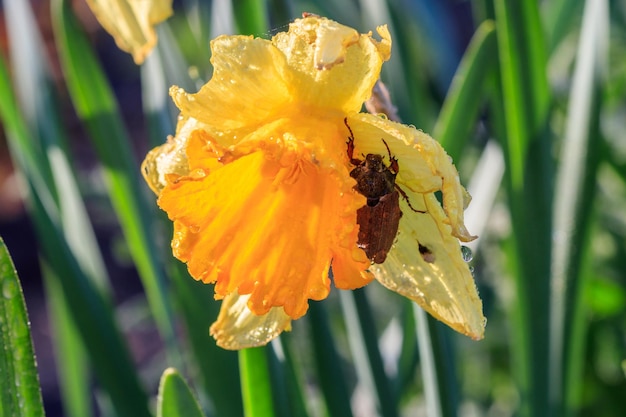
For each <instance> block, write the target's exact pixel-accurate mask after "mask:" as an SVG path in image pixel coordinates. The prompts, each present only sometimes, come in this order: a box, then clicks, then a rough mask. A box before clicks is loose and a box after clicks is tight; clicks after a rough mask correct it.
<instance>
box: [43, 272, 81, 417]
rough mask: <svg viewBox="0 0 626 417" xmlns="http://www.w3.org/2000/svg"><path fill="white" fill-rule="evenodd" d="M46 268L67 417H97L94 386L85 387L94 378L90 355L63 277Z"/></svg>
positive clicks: (53, 329) (60, 380) (49, 303)
mask: <svg viewBox="0 0 626 417" xmlns="http://www.w3.org/2000/svg"><path fill="white" fill-rule="evenodd" d="M43 266H44V268H43V276H44V279H43V282H44V288H45V294H46V301H47V303H48V308H47V310H48V316H49V317H50V327H51V330H52V332H53V335H54V336H53V337H52V343H53V346H54V350H55V355H54V356H55V360H56V363H58V364H62V366H58V367H57V373H58V375H59V382H60V387H59V388H60V392H61V398H62V399H63V411H64V413H65V416H67V417H88V416H91V415H93V410H92V404H91V401H92V392H91V387H90V386H89V384H85V381H88V380H89V378H90V377H91V372H90V370H89V361H88V356H87V353H86V352H85V348H84V344H83V342H82V340H81V339H80V334H79V333H78V330H77V329H76V325H75V324H74V321H73V319H72V315H71V312H70V311H69V308H68V305H67V301H66V300H65V296H64V295H63V288H62V287H61V283H60V281H59V277H57V276H55V275H54V271H53V270H52V269H51V268H48V267H47V265H46V264H44V265H43Z"/></svg>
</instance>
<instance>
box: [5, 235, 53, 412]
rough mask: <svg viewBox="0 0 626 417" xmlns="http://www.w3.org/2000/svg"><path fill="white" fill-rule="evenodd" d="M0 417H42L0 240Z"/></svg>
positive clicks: (21, 310) (26, 332) (24, 326)
mask: <svg viewBox="0 0 626 417" xmlns="http://www.w3.org/2000/svg"><path fill="white" fill-rule="evenodd" d="M0 340H1V341H2V349H0V416H1V417H5V416H6V417H37V416H43V415H44V410H43V402H42V400H41V390H40V388H39V379H38V377H37V365H36V363H35V354H34V351H33V343H32V340H31V335H30V327H29V321H28V314H27V312H26V304H25V303H24V294H23V293H22V287H21V286H20V282H19V279H18V277H17V273H16V272H15V267H14V266H13V262H12V261H11V257H10V256H9V252H8V251H7V248H6V246H5V244H4V241H3V240H2V238H0Z"/></svg>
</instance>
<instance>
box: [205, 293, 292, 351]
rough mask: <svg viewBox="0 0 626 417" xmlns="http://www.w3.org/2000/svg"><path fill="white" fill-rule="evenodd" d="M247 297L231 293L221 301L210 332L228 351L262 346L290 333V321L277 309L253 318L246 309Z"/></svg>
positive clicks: (254, 315)
mask: <svg viewBox="0 0 626 417" xmlns="http://www.w3.org/2000/svg"><path fill="white" fill-rule="evenodd" d="M249 298H250V296H249V295H239V294H237V293H232V294H230V295H228V296H227V297H226V298H224V301H222V306H221V308H220V313H219V315H218V317H217V320H216V321H215V323H213V324H212V325H211V329H210V333H211V336H213V337H214V338H215V340H216V342H217V345H218V346H220V347H222V348H224V349H230V350H238V349H245V348H251V347H256V346H263V345H265V344H267V343H268V342H269V341H271V340H272V339H274V338H275V337H277V336H278V335H279V334H280V333H282V332H283V331H284V330H287V331H289V330H291V318H290V317H289V316H288V315H287V314H285V312H284V310H283V309H282V308H281V307H274V308H272V309H270V311H269V312H268V313H267V314H264V315H260V316H258V315H256V314H254V313H253V312H252V311H250V309H249V308H248V300H249Z"/></svg>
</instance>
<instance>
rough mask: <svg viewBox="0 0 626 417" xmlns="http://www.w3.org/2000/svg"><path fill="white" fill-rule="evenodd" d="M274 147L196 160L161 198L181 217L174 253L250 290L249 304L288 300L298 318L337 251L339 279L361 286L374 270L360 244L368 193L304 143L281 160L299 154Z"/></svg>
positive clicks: (221, 290) (198, 273)
mask: <svg viewBox="0 0 626 417" xmlns="http://www.w3.org/2000/svg"><path fill="white" fill-rule="evenodd" d="M283 147H284V145H277V146H276V148H277V149H280V148H283ZM209 148H210V147H208V148H207V150H206V154H207V155H209V154H211V152H212V151H211V150H210V149H209ZM273 152H274V151H273V150H257V151H256V152H253V153H251V154H248V155H244V156H241V157H238V159H236V160H234V161H232V162H229V163H227V164H226V165H224V166H223V167H221V168H219V169H216V170H213V171H210V170H207V169H196V170H193V171H191V172H190V174H189V175H188V176H185V177H180V178H179V179H177V180H176V181H175V182H174V183H172V184H170V185H168V186H166V187H165V188H164V189H163V191H162V192H161V195H160V197H159V205H160V206H161V208H162V209H164V210H165V211H166V212H167V213H168V215H169V217H170V219H172V220H173V221H174V222H175V226H176V234H175V236H174V240H173V242H172V246H173V248H174V254H175V255H176V256H177V257H178V258H179V259H181V260H183V261H186V262H187V265H188V269H189V272H190V273H191V275H192V276H193V277H195V278H196V279H199V280H202V281H204V282H216V286H215V291H216V296H218V297H225V296H227V295H228V294H230V293H232V292H234V291H238V293H239V294H251V296H250V299H249V300H248V308H250V310H252V311H253V312H254V313H255V314H258V315H262V314H266V313H267V312H268V311H269V310H270V309H271V308H272V307H281V306H282V307H283V308H284V309H285V312H286V313H287V314H288V315H289V316H291V317H292V318H294V319H296V318H299V317H301V316H302V315H303V314H304V313H305V312H306V310H307V308H308V299H313V300H320V299H323V298H325V297H326V296H327V295H328V292H329V284H330V282H329V279H328V270H329V267H330V264H331V260H332V262H337V263H338V265H340V266H341V271H340V273H339V274H337V273H335V282H336V283H337V284H336V285H338V286H339V285H341V286H342V287H346V288H357V287H360V286H363V285H365V284H367V283H368V282H369V281H370V280H371V279H372V277H371V276H370V275H369V274H367V273H365V272H364V270H365V269H366V268H367V262H366V259H365V257H364V256H363V255H362V254H359V251H356V250H355V247H356V239H357V233H358V229H357V227H356V208H358V207H359V206H360V205H362V204H363V198H362V197H361V196H360V195H358V194H356V193H355V192H353V191H352V190H351V189H350V188H349V187H350V186H351V183H344V182H343V181H341V180H340V179H339V178H338V176H337V175H336V174H335V173H334V171H333V170H330V169H321V168H320V167H319V166H318V165H316V164H315V163H314V162H312V161H311V159H310V157H309V159H306V158H301V157H300V156H301V154H300V153H299V152H300V151H294V152H296V153H295V155H294V156H293V157H291V158H289V157H286V156H284V155H283V156H282V157H281V158H280V160H282V161H292V162H291V163H290V164H288V165H284V166H283V165H281V163H280V162H279V161H278V160H277V159H274V158H273ZM196 154H197V152H196ZM196 154H194V155H196ZM188 156H189V157H190V165H193V163H194V162H193V161H191V154H190V155H188ZM198 158H199V159H202V158H203V157H202V156H198ZM353 256H360V257H359V258H357V259H353Z"/></svg>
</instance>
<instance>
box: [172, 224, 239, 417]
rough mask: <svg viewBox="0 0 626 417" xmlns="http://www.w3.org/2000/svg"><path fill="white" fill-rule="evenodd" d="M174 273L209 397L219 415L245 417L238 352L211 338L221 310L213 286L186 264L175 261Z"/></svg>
mask: <svg viewBox="0 0 626 417" xmlns="http://www.w3.org/2000/svg"><path fill="white" fill-rule="evenodd" d="M170 233H171V231H170ZM166 256H171V254H170V255H166ZM171 271H172V272H171V276H172V279H173V281H174V288H175V294H176V298H177V301H178V305H179V307H180V311H181V312H182V319H183V320H184V323H185V326H186V328H187V335H188V338H189V344H190V347H191V350H192V352H193V354H194V357H195V361H194V363H195V364H196V366H197V369H198V374H199V377H200V378H201V382H202V384H203V385H204V388H205V391H206V394H207V395H208V397H209V398H210V399H211V401H212V403H213V405H214V407H215V412H216V415H218V416H220V417H240V416H241V415H243V404H242V398H241V391H240V387H241V385H240V379H239V366H238V363H237V353H236V352H232V351H228V350H224V349H222V348H220V347H219V346H217V345H216V343H215V340H214V339H213V338H212V337H211V336H209V327H210V326H211V323H212V322H213V321H215V319H216V318H217V314H218V311H219V307H220V302H218V301H216V300H215V299H214V291H213V287H212V286H210V285H207V284H204V283H202V282H198V281H196V280H194V279H193V278H191V276H190V275H189V273H188V272H187V268H186V267H185V265H184V264H182V263H180V262H178V261H175V263H174V265H173V267H172V268H171ZM216 375H219V378H216Z"/></svg>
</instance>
